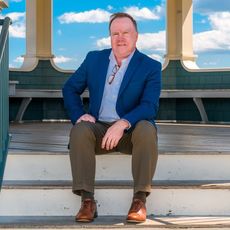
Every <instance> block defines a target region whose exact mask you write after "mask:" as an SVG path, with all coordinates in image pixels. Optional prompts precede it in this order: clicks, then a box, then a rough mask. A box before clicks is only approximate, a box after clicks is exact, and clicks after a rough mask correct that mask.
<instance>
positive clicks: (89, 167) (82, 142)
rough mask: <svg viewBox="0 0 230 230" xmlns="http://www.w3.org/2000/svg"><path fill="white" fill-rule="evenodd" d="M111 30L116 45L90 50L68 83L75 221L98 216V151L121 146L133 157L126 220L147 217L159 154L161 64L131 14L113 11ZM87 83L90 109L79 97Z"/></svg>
mask: <svg viewBox="0 0 230 230" xmlns="http://www.w3.org/2000/svg"><path fill="white" fill-rule="evenodd" d="M109 31H110V37H111V46H112V49H105V50H102V51H93V52H89V53H88V55H87V56H86V58H85V60H84V61H83V63H82V64H81V66H80V67H79V68H78V69H77V70H76V72H75V73H74V74H73V75H72V76H71V77H70V78H69V79H68V80H67V82H66V83H65V85H64V87H63V96H64V103H65V107H66V109H67V111H68V113H69V116H70V118H71V121H72V123H73V127H72V129H71V133H70V161H71V169H72V176H73V193H75V194H77V195H80V196H81V199H82V205H81V208H80V210H79V212H78V214H77V215H76V221H79V222H90V221H93V220H94V218H96V217H97V207H96V203H95V200H94V181H95V154H106V153H109V152H113V151H119V152H121V153H125V154H130V155H131V156H132V175H133V180H134V188H133V189H134V191H133V200H132V204H131V207H130V210H129V212H128V215H127V218H126V220H127V221H128V222H144V221H145V220H146V206H145V203H146V197H147V196H148V195H149V194H150V192H151V182H152V178H153V175H154V172H155V168H156V163H157V157H158V149H157V130H156V127H155V123H154V119H155V117H156V114H157V110H158V106H159V96H160V90H161V64H160V63H159V62H157V61H155V60H153V59H151V58H150V57H148V56H146V55H144V54H143V53H140V52H139V51H138V50H137V49H136V42H137V38H138V32H137V24H136V21H135V20H134V19H133V18H132V17H131V16H130V15H129V14H126V13H115V14H113V15H112V16H111V19H110V23H109ZM86 88H88V90H89V95H90V99H89V101H90V102H89V112H88V113H85V112H84V110H83V105H82V102H81V98H80V95H81V94H82V93H83V92H84V90H85V89H86ZM117 202H119V201H117Z"/></svg>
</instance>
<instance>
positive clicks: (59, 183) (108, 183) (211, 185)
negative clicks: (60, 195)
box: [2, 180, 230, 189]
mask: <svg viewBox="0 0 230 230" xmlns="http://www.w3.org/2000/svg"><path fill="white" fill-rule="evenodd" d="M71 187H72V181H71V180H15V181H14V180H5V181H3V185H2V189H58V188H62V189H65V188H66V189H70V188H71ZM132 187H133V182H132V181H131V180H97V181H95V188H96V189H105V188H106V189H131V188H132ZM152 188H161V189H172V188H173V189H192V188H198V189H230V180H155V181H154V180H153V182H152Z"/></svg>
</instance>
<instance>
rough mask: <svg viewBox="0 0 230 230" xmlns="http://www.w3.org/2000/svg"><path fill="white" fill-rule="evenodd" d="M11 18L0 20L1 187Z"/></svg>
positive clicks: (7, 105) (6, 118)
mask: <svg viewBox="0 0 230 230" xmlns="http://www.w3.org/2000/svg"><path fill="white" fill-rule="evenodd" d="M9 25H10V18H5V19H4V20H0V26H2V29H1V34H0V188H1V185H2V180H3V174H4V168H5V163H6V157H7V151H8V145H9V39H8V31H9Z"/></svg>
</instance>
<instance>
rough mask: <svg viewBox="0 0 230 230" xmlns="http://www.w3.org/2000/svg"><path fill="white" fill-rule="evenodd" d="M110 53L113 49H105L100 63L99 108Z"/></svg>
mask: <svg viewBox="0 0 230 230" xmlns="http://www.w3.org/2000/svg"><path fill="white" fill-rule="evenodd" d="M110 53H111V49H109V50H106V51H105V54H104V56H103V57H102V58H101V60H100V65H99V66H98V76H100V78H99V79H98V91H97V92H98V93H97V96H98V99H97V100H96V101H97V102H98V105H97V106H98V108H100V106H101V100H102V96H103V93H104V87H105V81H106V75H107V70H108V66H109V55H110Z"/></svg>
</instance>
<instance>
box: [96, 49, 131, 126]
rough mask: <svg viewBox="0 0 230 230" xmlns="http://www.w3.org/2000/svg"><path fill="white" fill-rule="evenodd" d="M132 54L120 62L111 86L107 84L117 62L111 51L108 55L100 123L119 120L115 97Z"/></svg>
mask: <svg viewBox="0 0 230 230" xmlns="http://www.w3.org/2000/svg"><path fill="white" fill-rule="evenodd" d="M134 52H135V51H133V52H132V53H131V54H130V55H129V56H128V57H127V58H125V59H123V60H122V63H121V66H120V68H119V70H118V71H117V72H116V74H115V77H114V79H113V81H112V83H111V84H109V79H110V78H111V75H112V74H113V70H114V67H115V65H117V61H116V58H115V56H114V54H113V51H111V53H110V56H109V59H110V62H109V67H108V70H107V75H106V83H105V87H104V93H103V97H102V102H101V107H100V111H99V120H100V121H105V122H113V121H117V120H119V119H120V117H119V116H118V114H117V111H116V103H117V97H118V93H119V89H120V86H121V82H122V80H123V77H124V75H125V72H126V70H127V68H128V65H129V62H130V60H131V58H132V56H133V54H134Z"/></svg>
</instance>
